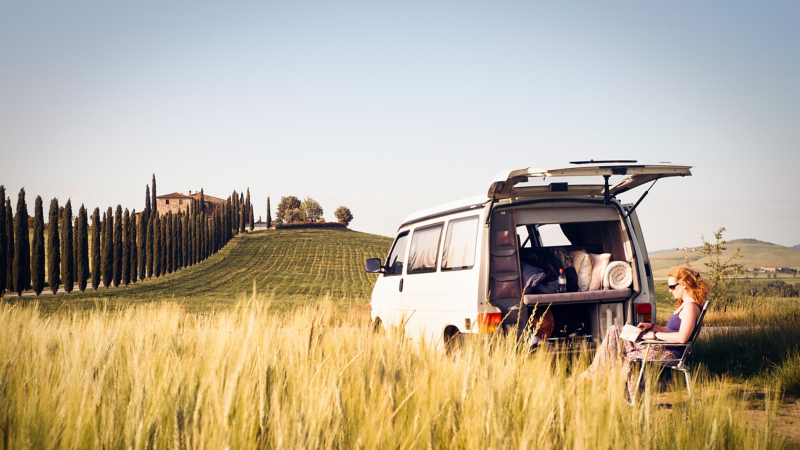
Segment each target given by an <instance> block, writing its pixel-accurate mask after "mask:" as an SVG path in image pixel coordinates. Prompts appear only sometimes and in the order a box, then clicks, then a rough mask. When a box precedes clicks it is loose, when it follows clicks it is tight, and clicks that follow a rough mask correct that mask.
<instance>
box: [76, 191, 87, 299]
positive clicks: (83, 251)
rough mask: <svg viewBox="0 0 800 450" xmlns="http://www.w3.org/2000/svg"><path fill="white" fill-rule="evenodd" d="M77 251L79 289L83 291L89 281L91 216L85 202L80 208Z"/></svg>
mask: <svg viewBox="0 0 800 450" xmlns="http://www.w3.org/2000/svg"><path fill="white" fill-rule="evenodd" d="M75 252H76V253H77V255H78V264H77V266H78V267H77V269H76V275H77V279H78V289H79V290H80V291H81V292H83V291H85V290H86V282H87V281H89V218H88V217H87V211H86V207H85V206H84V205H83V204H81V209H79V210H78V246H77V248H76V249H75Z"/></svg>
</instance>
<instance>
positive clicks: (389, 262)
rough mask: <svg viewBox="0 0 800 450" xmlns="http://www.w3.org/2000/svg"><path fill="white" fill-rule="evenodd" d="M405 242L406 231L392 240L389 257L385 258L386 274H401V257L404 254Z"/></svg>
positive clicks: (406, 239)
mask: <svg viewBox="0 0 800 450" xmlns="http://www.w3.org/2000/svg"><path fill="white" fill-rule="evenodd" d="M406 242H408V231H406V232H403V233H402V234H400V235H399V236H397V239H396V240H395V241H394V246H392V251H390V252H389V257H388V258H386V268H385V269H384V270H385V273H386V276H390V275H402V274H403V262H404V260H403V258H404V257H405V256H406Z"/></svg>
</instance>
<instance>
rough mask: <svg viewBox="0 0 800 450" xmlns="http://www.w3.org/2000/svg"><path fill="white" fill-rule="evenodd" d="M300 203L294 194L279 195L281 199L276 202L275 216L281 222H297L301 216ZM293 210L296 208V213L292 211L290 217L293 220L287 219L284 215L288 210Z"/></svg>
mask: <svg viewBox="0 0 800 450" xmlns="http://www.w3.org/2000/svg"><path fill="white" fill-rule="evenodd" d="M300 205H301V203H300V199H298V198H297V197H295V196H294V195H289V196H286V197H281V201H280V203H278V213H277V214H275V217H277V218H278V220H280V221H282V222H297V221H298V220H300V217H301V214H300ZM294 210H297V213H292V214H291V215H292V217H291V218H293V219H295V220H289V218H287V217H286V216H287V214H288V213H289V212H290V211H294Z"/></svg>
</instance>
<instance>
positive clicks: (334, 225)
mask: <svg viewBox="0 0 800 450" xmlns="http://www.w3.org/2000/svg"><path fill="white" fill-rule="evenodd" d="M302 228H347V226H346V225H345V224H343V223H337V222H294V223H278V224H277V225H275V229H276V230H288V229H295V230H296V229H302Z"/></svg>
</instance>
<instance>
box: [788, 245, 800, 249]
mask: <svg viewBox="0 0 800 450" xmlns="http://www.w3.org/2000/svg"><path fill="white" fill-rule="evenodd" d="M789 248H792V249H795V250H800V244H797V245H795V246H794V247H789Z"/></svg>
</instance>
